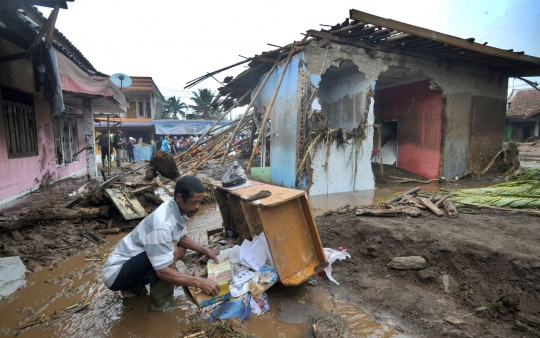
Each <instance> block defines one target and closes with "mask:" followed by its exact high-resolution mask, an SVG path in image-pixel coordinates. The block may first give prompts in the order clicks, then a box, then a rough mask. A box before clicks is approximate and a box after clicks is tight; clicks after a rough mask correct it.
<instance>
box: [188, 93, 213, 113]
mask: <svg viewBox="0 0 540 338" xmlns="http://www.w3.org/2000/svg"><path fill="white" fill-rule="evenodd" d="M191 93H193V96H192V97H191V99H190V100H191V101H193V102H194V103H195V104H192V105H189V107H190V108H191V109H193V110H194V111H195V115H202V114H203V113H204V112H205V111H206V108H208V106H209V105H210V104H211V103H212V102H213V101H214V97H215V92H212V91H211V90H210V89H208V88H199V89H198V90H197V92H191ZM209 112H211V110H210V109H209ZM214 115H218V116H219V112H217V113H215V114H214Z"/></svg>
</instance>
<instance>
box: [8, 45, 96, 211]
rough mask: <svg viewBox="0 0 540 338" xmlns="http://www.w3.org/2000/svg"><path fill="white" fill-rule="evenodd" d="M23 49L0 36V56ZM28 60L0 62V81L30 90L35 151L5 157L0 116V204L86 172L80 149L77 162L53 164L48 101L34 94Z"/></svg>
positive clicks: (30, 63) (32, 78)
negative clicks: (18, 155)
mask: <svg viewBox="0 0 540 338" xmlns="http://www.w3.org/2000/svg"><path fill="white" fill-rule="evenodd" d="M20 52H23V50H22V49H20V48H18V47H16V46H14V45H11V44H10V43H9V42H7V41H5V40H2V39H0V56H2V55H9V54H13V53H20ZM32 68H33V67H32V61H31V60H30V61H28V60H18V61H14V62H3V63H0V84H2V85H7V86H11V87H14V88H17V89H19V90H21V91H24V92H27V93H34V95H33V98H34V109H35V113H36V131H37V147H38V154H37V155H35V156H29V157H23V158H11V159H10V158H8V152H7V145H6V129H5V124H4V116H3V114H2V115H0V178H1V179H0V205H1V204H3V203H5V202H7V201H9V200H11V199H13V198H17V197H18V196H21V195H23V194H25V193H27V192H29V191H31V190H33V189H36V188H38V187H39V186H40V185H46V184H48V183H50V182H51V181H54V180H58V179H60V178H64V177H67V176H70V175H72V174H75V173H78V172H84V171H86V160H85V156H84V152H83V153H82V154H80V155H79V162H76V163H72V164H70V165H67V166H59V167H57V166H56V158H55V156H56V155H55V151H54V134H53V132H54V130H53V123H52V118H51V109H50V106H49V104H48V103H47V102H46V101H45V100H44V99H43V97H42V96H41V95H39V94H35V88H34V74H33V70H32ZM78 132H79V144H80V145H84V130H83V126H82V123H81V122H79V123H78Z"/></svg>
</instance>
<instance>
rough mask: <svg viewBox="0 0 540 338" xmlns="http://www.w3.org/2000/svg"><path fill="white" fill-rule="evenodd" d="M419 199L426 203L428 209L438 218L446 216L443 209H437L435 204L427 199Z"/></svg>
mask: <svg viewBox="0 0 540 338" xmlns="http://www.w3.org/2000/svg"><path fill="white" fill-rule="evenodd" d="M418 199H419V200H420V201H422V203H424V205H425V206H426V208H428V209H429V210H431V211H432V212H433V213H434V214H435V215H437V216H438V217H441V216H444V212H443V211H442V210H441V209H439V207H437V206H436V205H435V204H433V203H431V201H430V200H429V199H427V198H425V197H418Z"/></svg>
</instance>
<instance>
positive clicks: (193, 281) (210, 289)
mask: <svg viewBox="0 0 540 338" xmlns="http://www.w3.org/2000/svg"><path fill="white" fill-rule="evenodd" d="M156 274H157V276H158V278H159V279H161V280H164V281H166V282H169V283H171V284H174V285H176V286H194V287H197V288H200V289H201V290H202V291H203V292H204V293H206V294H207V295H212V296H217V295H218V294H219V285H218V284H217V283H216V282H214V281H212V280H208V279H204V278H201V277H196V276H190V275H186V274H182V273H180V272H178V271H176V270H174V269H172V268H171V267H169V266H168V267H166V268H163V269H161V270H156Z"/></svg>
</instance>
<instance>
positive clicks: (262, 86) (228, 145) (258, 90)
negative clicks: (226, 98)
mask: <svg viewBox="0 0 540 338" xmlns="http://www.w3.org/2000/svg"><path fill="white" fill-rule="evenodd" d="M293 49H294V45H293V47H292V48H291V50H293ZM289 59H290V57H289V58H288V60H289ZM279 60H280V58H279V57H278V59H277V60H276V62H275V63H274V65H273V66H272V68H271V69H270V70H269V71H268V73H267V74H266V77H265V78H264V80H263V81H262V83H261V85H260V86H259V89H257V92H256V93H255V95H254V96H253V98H252V99H251V102H250V103H249V105H248V106H247V108H246V110H245V111H244V114H243V115H242V117H241V118H240V121H238V124H237V125H236V128H235V129H234V131H233V133H232V134H231V137H230V138H229V142H228V143H227V149H226V150H225V153H224V154H223V158H222V159H221V165H223V163H225V160H226V159H227V155H228V154H229V149H230V148H231V146H232V144H233V143H234V138H235V137H236V133H237V132H238V129H239V128H240V125H241V124H242V122H244V119H245V118H246V115H247V113H248V112H249V110H250V109H251V107H253V105H254V104H255V101H257V99H258V98H259V95H260V94H261V92H262V90H263V88H264V86H265V85H266V83H267V82H268V79H270V77H271V76H272V73H273V72H274V69H276V68H277V65H278V63H279ZM287 64H288V62H287ZM285 67H286V66H285ZM285 70H286V68H284V69H283V72H285Z"/></svg>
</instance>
